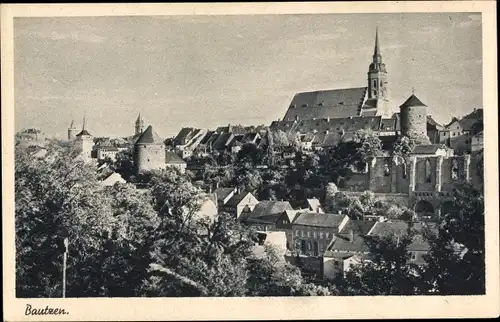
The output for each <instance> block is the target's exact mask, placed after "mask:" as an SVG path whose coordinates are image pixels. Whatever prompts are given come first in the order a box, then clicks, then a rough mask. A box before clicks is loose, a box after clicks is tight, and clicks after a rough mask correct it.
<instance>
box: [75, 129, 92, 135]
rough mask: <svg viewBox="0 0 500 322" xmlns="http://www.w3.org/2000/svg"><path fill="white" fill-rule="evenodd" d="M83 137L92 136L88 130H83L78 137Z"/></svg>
mask: <svg viewBox="0 0 500 322" xmlns="http://www.w3.org/2000/svg"><path fill="white" fill-rule="evenodd" d="M82 135H92V134H90V133H89V132H88V131H87V130H82V131H81V132H80V133H78V134H77V135H76V136H82Z"/></svg>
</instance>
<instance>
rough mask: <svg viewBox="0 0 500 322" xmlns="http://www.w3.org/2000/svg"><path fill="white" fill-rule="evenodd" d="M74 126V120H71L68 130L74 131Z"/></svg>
mask: <svg viewBox="0 0 500 322" xmlns="http://www.w3.org/2000/svg"><path fill="white" fill-rule="evenodd" d="M74 124H75V120H71V124H70V125H69V128H70V129H74V128H75V127H74Z"/></svg>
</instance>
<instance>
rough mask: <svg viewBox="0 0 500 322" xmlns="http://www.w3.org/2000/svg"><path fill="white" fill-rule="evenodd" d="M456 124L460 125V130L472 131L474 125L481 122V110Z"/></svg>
mask: <svg viewBox="0 0 500 322" xmlns="http://www.w3.org/2000/svg"><path fill="white" fill-rule="evenodd" d="M458 122H459V123H460V126H461V127H462V130H464V131H472V130H473V129H474V126H475V124H476V123H478V122H483V109H482V108H480V109H476V110H475V111H474V112H472V113H470V114H468V115H466V116H464V117H463V118H462V119H461V120H459V121H458Z"/></svg>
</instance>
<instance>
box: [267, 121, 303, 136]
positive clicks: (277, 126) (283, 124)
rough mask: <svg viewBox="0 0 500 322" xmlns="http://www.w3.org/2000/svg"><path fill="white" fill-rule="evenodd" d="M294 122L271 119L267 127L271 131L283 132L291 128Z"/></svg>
mask: <svg viewBox="0 0 500 322" xmlns="http://www.w3.org/2000/svg"><path fill="white" fill-rule="evenodd" d="M295 125H296V122H295V121H273V122H272V123H271V125H270V126H269V129H270V130H271V131H279V130H281V131H283V132H285V133H288V132H290V131H292V130H293V128H294V127H295Z"/></svg>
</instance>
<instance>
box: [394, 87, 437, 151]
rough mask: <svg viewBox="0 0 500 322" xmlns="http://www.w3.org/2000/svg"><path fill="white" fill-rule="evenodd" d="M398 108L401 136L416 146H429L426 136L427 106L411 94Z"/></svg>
mask: <svg viewBox="0 0 500 322" xmlns="http://www.w3.org/2000/svg"><path fill="white" fill-rule="evenodd" d="M399 108H400V115H401V135H403V136H407V137H408V138H410V139H412V140H414V141H415V143H417V144H430V140H429V137H428V136H427V106H426V105H425V104H424V103H422V102H421V101H420V100H419V99H418V98H417V97H416V96H415V95H414V94H412V95H411V96H410V97H409V98H408V99H407V100H406V102H404V103H403V104H402V105H401V106H400V107H399Z"/></svg>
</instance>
